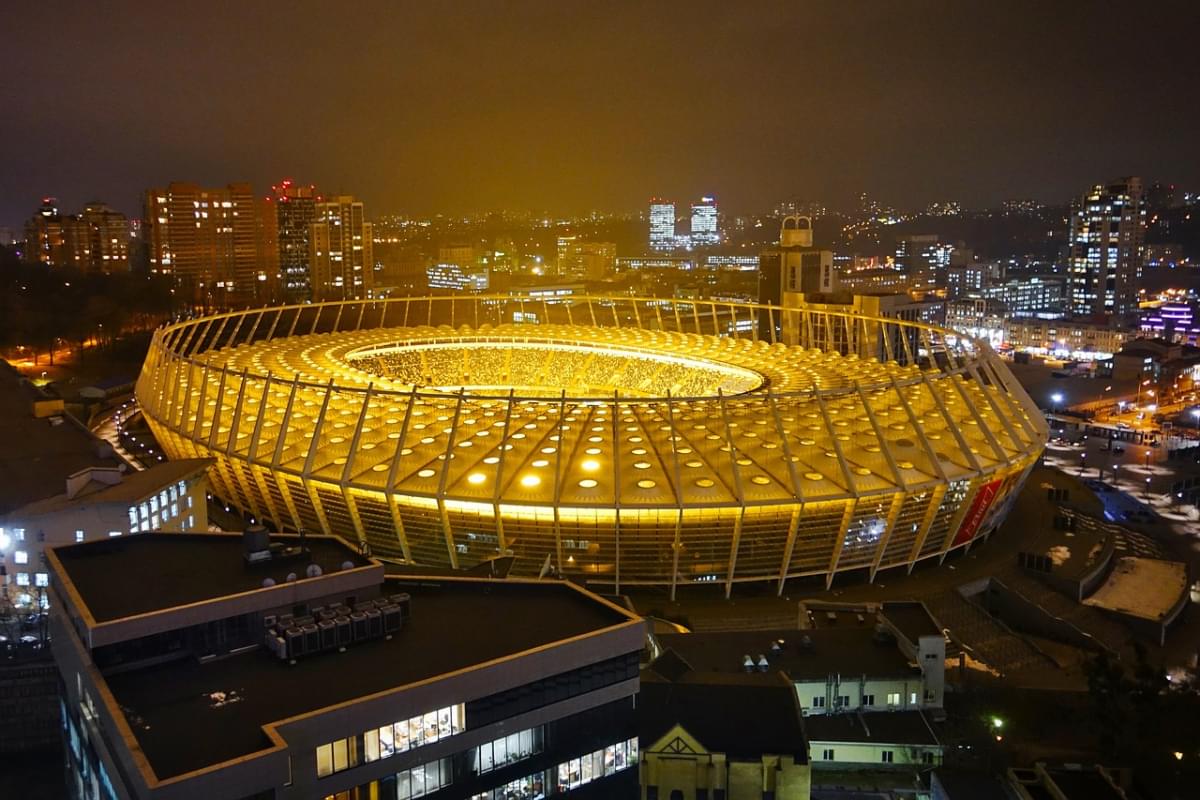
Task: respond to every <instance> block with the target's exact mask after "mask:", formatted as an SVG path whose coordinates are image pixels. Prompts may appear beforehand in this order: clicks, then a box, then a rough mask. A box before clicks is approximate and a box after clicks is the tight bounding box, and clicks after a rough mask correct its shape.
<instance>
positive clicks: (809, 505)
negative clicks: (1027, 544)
mask: <svg viewBox="0 0 1200 800" xmlns="http://www.w3.org/2000/svg"><path fill="white" fill-rule="evenodd" d="M509 319H520V320H521V321H523V322H528V321H534V320H536V321H537V322H538V323H539V324H538V325H527V324H523V325H519V326H516V325H510V324H508V322H507V321H508V320H509ZM549 330H553V331H554V332H555V336H556V337H561V336H563V335H567V336H568V337H569V336H571V335H578V336H580V337H582V338H587V337H590V338H591V339H593V340H600V341H601V342H602V343H603V342H605V341H607V342H609V344H608V345H605V346H606V347H608V346H611V348H612V349H613V351H614V352H615V353H616V354H618V355H620V354H621V352H622V351H624V350H629V349H640V350H643V351H645V350H646V349H647V348H648V350H649V352H650V353H651V356H650V357H651V358H652V357H653V353H654V352H655V351H656V350H657V351H660V352H664V353H665V352H670V353H673V354H677V353H679V352H680V350H681V348H685V349H687V350H688V351H689V352H691V351H695V352H697V353H700V354H701V355H703V356H704V357H705V358H709V357H712V358H713V359H714V360H715V361H717V362H718V363H721V362H723V361H724V360H726V359H732V361H731V362H730V363H736V364H739V365H742V366H749V368H751V369H753V368H754V366H753V365H755V364H760V365H762V366H763V369H765V370H767V371H769V370H770V368H771V367H770V365H772V364H775V363H784V362H786V363H792V362H795V363H796V364H801V365H809V366H812V365H815V368H816V372H811V370H810V371H808V372H806V371H805V370H806V369H808V367H804V368H802V369H800V376H799V377H795V376H793V377H794V378H795V380H792V381H791V382H790V383H789V381H788V380H787V377H788V376H787V375H784V380H783V381H782V386H780V385H779V384H776V385H772V384H771V383H770V382H765V383H764V385H762V386H760V387H757V388H755V389H752V390H750V391H747V392H744V393H741V394H737V395H725V394H722V393H720V392H718V393H717V394H716V395H711V394H710V395H708V396H700V397H672V396H670V394H669V393H667V394H666V396H661V397H646V396H621V395H620V394H619V393H614V394H613V395H610V396H603V397H590V398H589V397H575V396H569V395H566V394H565V393H563V394H560V395H559V396H557V397H554V396H544V395H543V396H534V397H523V396H520V395H518V394H517V393H516V391H515V389H514V390H511V391H509V392H508V393H507V394H497V395H491V396H484V395H476V394H467V393H465V392H453V391H446V390H445V389H442V390H436V391H435V390H428V389H422V388H420V387H418V386H407V387H404V389H403V390H402V389H399V388H397V387H396V386H395V385H393V384H392V383H391V382H389V381H388V380H387V379H386V378H384V377H379V378H378V379H377V380H374V379H372V378H371V376H370V375H365V374H359V371H357V370H351V369H345V370H342V369H339V368H337V367H338V362H336V361H335V362H333V368H329V363H328V362H326V363H324V366H322V364H321V363H318V362H317V360H316V358H321V359H325V358H327V357H329V356H328V353H330V352H332V351H333V350H337V349H338V348H341V349H342V350H344V349H346V347H345V346H348V347H350V348H351V349H353V348H354V347H361V346H362V344H364V343H365V344H366V345H370V344H371V343H372V341H374V342H375V343H378V342H379V341H384V342H390V341H402V340H408V339H413V340H419V341H429V340H431V339H438V340H451V341H453V340H458V341H460V342H461V343H462V344H463V346H464V349H466V348H469V347H486V342H487V341H489V340H495V341H504V342H512V341H517V340H520V341H523V342H526V343H529V342H532V343H534V345H536V343H537V342H538V341H540V340H542V339H545V338H547V337H546V335H544V334H540V333H539V332H540V331H549ZM564 332H565V334H564ZM481 342H482V343H483V344H480V343H481ZM326 345H332V347H326ZM313 353H316V354H317V356H316V357H314V356H313V355H312V354H313ZM714 353H715V354H716V355H715V356H713V354H714ZM280 354H282V355H280ZM267 357H270V358H273V359H275V360H274V361H273V362H272V363H274V364H275V365H276V366H278V365H279V363H280V361H279V359H280V358H282V359H283V363H285V364H287V363H289V362H287V359H288V358H300V359H301V363H300V366H298V367H296V366H294V365H293V369H292V370H291V373H290V374H288V372H287V370H284V371H282V372H272V371H270V370H261V369H251V366H256V365H261V364H262V362H263V360H264V359H265V358H267ZM468 357H470V356H468ZM247 360H249V363H247ZM547 363H549V362H547ZM785 372H786V370H785ZM805 375H809V376H810V377H811V375H816V376H817V378H816V380H815V382H810V383H809V384H808V385H803V380H804V376H805ZM339 378H340V379H341V381H340V382H339V380H338V379H339ZM861 378H866V380H862V379H861ZM381 387H382V388H381ZM136 396H137V398H138V401H139V404H140V406H141V410H142V412H143V414H144V415H145V418H146V420H147V422H148V423H149V425H150V427H151V429H152V431H153V433H154V434H155V436H156V438H157V439H158V441H159V443H160V444H161V446H162V447H163V449H164V451H165V452H166V453H167V455H168V456H169V457H171V458H191V457H211V458H213V459H215V464H214V466H213V468H212V469H211V470H210V477H211V480H212V483H213V488H214V491H215V493H216V494H217V495H219V496H220V497H221V498H222V499H223V500H225V501H226V502H228V503H231V504H232V505H234V506H236V507H237V508H238V509H240V510H241V511H243V512H244V513H247V514H251V515H253V516H254V517H256V518H258V519H263V520H267V521H269V522H271V523H273V524H274V525H276V526H278V527H280V528H290V529H305V530H310V531H321V532H324V533H330V534H335V535H340V536H343V537H344V538H347V539H351V540H353V539H357V540H358V541H360V542H363V543H366V544H368V545H369V546H370V547H371V549H372V550H373V551H374V552H375V553H376V555H380V556H382V557H392V558H395V559H397V560H405V561H409V562H412V563H418V564H421V565H423V566H444V567H451V568H465V567H469V566H472V565H473V564H476V563H479V562H480V561H482V560H485V559H487V558H491V557H494V556H496V555H502V554H504V555H512V556H514V557H515V561H514V571H515V572H516V573H518V574H543V573H545V572H546V571H547V567H552V568H553V569H554V570H557V571H558V572H560V573H562V574H565V575H568V576H574V577H577V578H580V579H583V580H587V581H590V582H596V583H601V584H607V585H612V586H614V588H616V589H618V590H619V588H620V587H621V586H622V585H660V586H669V587H670V589H671V594H672V596H673V595H674V592H675V588H676V586H677V585H679V584H681V583H706V582H723V583H724V587H725V591H726V594H728V593H729V591H730V590H731V588H732V585H733V583H735V582H740V581H763V580H771V581H775V582H776V583H777V589H778V591H779V592H782V591H783V588H784V585H785V582H786V580H787V579H788V578H791V577H798V576H809V575H823V576H824V577H825V580H826V585H829V584H831V583H832V580H833V577H834V575H835V574H837V573H839V572H848V571H853V570H861V571H863V572H864V573H865V574H866V576H867V577H869V579H870V580H874V577H875V574H876V573H877V571H878V570H880V569H884V568H891V567H905V568H907V569H908V570H909V571H911V570H912V568H913V565H914V564H915V563H917V562H918V561H921V560H923V559H929V558H938V559H939V560H941V559H944V558H945V557H946V555H947V554H948V553H949V552H951V551H952V550H955V549H958V548H968V547H970V546H971V543H972V542H973V541H974V540H975V539H977V538H980V537H984V536H987V535H989V534H990V533H991V532H992V531H993V530H994V529H995V528H996V526H997V525H998V524H999V522H1000V521H1001V520H1002V519H1003V516H1004V514H1006V513H1007V510H1008V507H1009V506H1010V504H1011V501H1012V498H1013V497H1015V495H1016V494H1017V491H1018V490H1019V488H1020V486H1021V485H1022V483H1023V481H1024V479H1025V477H1026V476H1027V475H1028V472H1029V470H1030V469H1031V468H1032V466H1033V465H1034V464H1035V463H1036V461H1037V459H1038V457H1039V456H1040V453H1041V450H1042V448H1043V447H1044V445H1045V442H1046V438H1047V427H1046V423H1045V420H1044V417H1043V416H1042V415H1041V414H1040V413H1039V412H1038V410H1037V408H1036V406H1035V405H1034V404H1033V402H1032V401H1031V400H1030V399H1029V397H1028V395H1026V394H1025V392H1024V391H1023V390H1022V389H1021V388H1020V386H1019V385H1017V383H1016V381H1015V379H1014V378H1013V377H1012V375H1011V373H1010V372H1009V371H1008V369H1007V367H1006V366H1005V365H1004V364H1003V363H1002V362H1001V361H1000V359H999V358H998V357H997V356H996V354H995V353H994V352H993V351H992V350H991V349H990V347H989V346H988V345H987V343H986V342H983V341H977V340H971V339H970V338H968V337H965V336H962V335H959V334H955V333H954V332H953V331H949V330H946V329H943V328H939V327H937V326H933V325H927V324H923V323H920V322H915V321H908V320H899V319H892V318H883V317H872V316H868V315H863V314H860V313H855V312H852V311H839V310H831V309H830V308H828V307H819V306H812V307H806V306H802V307H781V306H771V305H764V304H753V303H737V302H722V301H710V300H690V301H689V300H675V299H659V298H641V297H628V296H613V297H605V296H571V297H569V298H566V299H565V300H564V299H563V298H554V297H544V296H540V297H539V296H517V297H514V296H500V295H484V296H465V297H463V296H447V297H416V298H409V297H404V298H395V299H387V300H361V301H360V300H351V301H342V302H331V303H318V304H302V305H290V306H277V307H269V308H261V309H251V310H245V311H238V312H232V313H224V314H215V315H211V316H204V317H200V318H195V319H188V320H184V321H180V322H176V323H174V324H170V325H167V326H165V327H162V328H160V329H159V330H157V331H156V332H155V334H154V336H153V339H152V342H151V346H150V349H149V352H148V355H147V358H146V362H145V364H144V366H143V369H142V373H141V375H140V377H139V379H138V382H137V386H136ZM439 412H440V413H439ZM426 414H429V415H431V416H432V417H433V419H435V420H438V421H440V422H442V423H444V425H443V427H441V428H440V429H437V430H435V431H428V426H427V425H425V424H424V423H417V422H414V420H416V419H417V418H418V417H423V416H424V415H426ZM597 421H599V424H591V423H595V422H597ZM685 421H687V424H688V426H689V428H688V429H687V430H685V429H684V422H685ZM467 422H472V424H475V423H481V422H482V423H486V424H488V425H491V426H493V430H492V431H491V432H492V433H498V434H499V435H498V436H494V437H493V438H492V439H491V440H490V441H488V446H487V447H481V448H479V449H477V450H475V451H473V453H472V454H471V458H468V457H467V456H466V455H465V451H464V450H463V448H464V447H466V446H467V445H466V444H464V442H467V443H472V442H473V441H475V440H474V439H472V438H471V436H473V435H478V436H481V437H482V436H485V435H487V434H485V433H480V431H481V430H484V428H472V425H468V424H467ZM514 422H520V425H516V426H515V425H514ZM418 428H421V429H423V430H418ZM501 429H502V430H501ZM518 429H519V430H518ZM525 430H528V431H529V434H528V435H522V434H524V432H525ZM693 430H695V431H701V430H703V431H704V433H703V436H701V435H700V434H699V433H693ZM418 433H422V434H426V433H432V436H430V435H421V436H419V437H418V436H417V434H418ZM584 433H591V434H593V435H592V436H588V437H586V439H587V440H589V443H590V441H591V440H595V442H596V444H597V446H596V447H594V448H587V447H584V448H583V450H582V451H580V450H579V447H580V446H581V445H583V444H584V443H585V442H584V439H585V437H584V436H583V434H584ZM518 437H520V439H521V440H519V439H518ZM748 437H752V438H748ZM529 439H536V441H537V442H538V443H540V444H543V445H545V446H544V447H539V448H535V449H530V448H529V447H528V443H527V442H526V441H523V440H529ZM502 443H503V444H505V446H501V444H502ZM633 444H636V445H640V446H636V447H631V446H630V445H633ZM572 448H573V449H572ZM568 449H570V454H569V455H567V456H566V457H564V455H563V453H564V451H567V450H568ZM588 451H590V452H598V454H599V455H598V458H595V459H591V460H592V461H593V462H599V464H600V467H599V474H600V475H601V476H603V477H604V479H605V480H603V481H598V480H595V479H592V478H591V477H590V476H589V477H585V478H579V475H580V474H581V473H580V472H579V469H581V468H582V467H583V466H584V465H583V459H582V458H581V453H582V452H588ZM638 452H640V453H643V454H647V453H649V454H650V456H651V457H649V458H646V459H644V460H640V461H634V460H633V459H634V458H635V457H636V456H631V455H630V454H631V453H638ZM485 453H490V454H491V455H485ZM539 455H543V456H546V457H541V458H539V457H538V456H539ZM685 456H691V457H687V458H685ZM488 459H491V461H490V464H486V465H487V466H490V467H492V469H491V471H489V472H487V473H486V475H485V478H484V480H482V481H480V483H481V484H484V485H481V486H479V487H475V488H477V489H478V491H475V492H474V493H472V492H471V491H468V490H467V489H466V488H464V487H468V486H470V485H471V483H472V482H473V481H475V480H476V478H473V477H471V476H472V475H477V474H479V473H480V470H481V469H482V468H483V467H484V466H485V462H487V460H488ZM534 464H536V465H537V469H540V470H541V471H540V472H537V473H536V475H539V476H544V477H543V478H539V479H538V480H537V482H536V483H529V485H526V483H528V482H531V481H533V480H534V479H532V478H527V477H524V476H527V475H529V474H531V471H532V470H534V469H535V467H533V466H531V465H534ZM587 466H590V465H587ZM634 467H637V469H635V468H634ZM473 468H474V470H475V471H474V472H472V471H471V470H472V469H473ZM693 469H695V470H696V471H695V472H691V470H693ZM639 470H645V472H642V471H639ZM685 473H687V474H685ZM643 474H646V475H650V476H652V477H642V475H643ZM695 475H698V476H699V477H693V476H695ZM589 480H590V481H591V485H592V488H593V489H598V491H596V492H593V493H592V494H588V493H587V492H583V493H582V494H581V490H580V487H581V486H584V485H586V482H587V481H589ZM642 487H650V488H642Z"/></svg>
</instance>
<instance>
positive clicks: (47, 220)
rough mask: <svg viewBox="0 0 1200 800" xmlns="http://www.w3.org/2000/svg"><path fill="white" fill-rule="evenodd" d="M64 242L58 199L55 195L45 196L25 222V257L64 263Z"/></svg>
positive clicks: (50, 262) (36, 260)
mask: <svg viewBox="0 0 1200 800" xmlns="http://www.w3.org/2000/svg"><path fill="white" fill-rule="evenodd" d="M64 243H65V242H64V236H63V220H62V217H61V216H60V215H59V213H58V201H57V200H56V199H55V198H53V197H43V198H42V204H41V205H40V206H38V209H37V211H35V212H34V214H33V216H32V217H31V218H30V219H29V221H28V222H26V223H25V258H26V259H27V260H29V261H31V262H38V261H40V262H41V263H43V264H53V265H60V264H62V263H63V261H62V259H63V245H64Z"/></svg>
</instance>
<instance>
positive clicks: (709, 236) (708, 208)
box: [692, 196, 721, 247]
mask: <svg viewBox="0 0 1200 800" xmlns="http://www.w3.org/2000/svg"><path fill="white" fill-rule="evenodd" d="M720 241H721V230H720V227H719V223H718V219H717V198H715V197H711V196H706V197H701V198H700V201H699V202H698V203H693V204H692V246H693V247H710V246H712V245H715V244H719V243H720Z"/></svg>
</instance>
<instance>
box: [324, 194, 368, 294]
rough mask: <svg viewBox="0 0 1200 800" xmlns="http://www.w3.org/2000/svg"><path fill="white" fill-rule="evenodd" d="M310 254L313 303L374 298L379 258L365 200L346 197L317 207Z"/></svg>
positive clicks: (326, 201) (328, 200) (332, 199)
mask: <svg viewBox="0 0 1200 800" xmlns="http://www.w3.org/2000/svg"><path fill="white" fill-rule="evenodd" d="M309 255H310V263H311V264H312V295H313V300H348V299H352V298H367V297H370V296H371V290H372V288H373V287H374V286H375V259H374V255H373V245H372V237H371V223H370V222H367V220H366V216H365V214H364V212H363V204H362V201H361V200H356V199H355V198H353V197H351V196H348V195H343V196H339V197H331V198H329V199H327V200H325V201H323V202H320V203H317V204H316V219H315V221H314V222H313V224H312V232H311V236H310V238H309Z"/></svg>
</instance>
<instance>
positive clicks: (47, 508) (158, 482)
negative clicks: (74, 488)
mask: <svg viewBox="0 0 1200 800" xmlns="http://www.w3.org/2000/svg"><path fill="white" fill-rule="evenodd" d="M214 463H216V462H215V459H211V458H184V459H180V460H178V461H164V462H162V463H161V464H155V465H154V466H152V467H149V468H148V469H143V470H133V471H131V472H126V473H124V474H122V476H121V482H120V483H115V484H105V483H101V482H99V481H91V482H90V483H89V484H88V485H87V486H86V487H84V489H83V490H82V491H80V492H79V493H78V494H76V495H75V496H74V497H68V496H67V493H66V492H65V491H64V492H62V493H61V494H58V495H55V496H53V497H48V498H46V499H44V500H38V501H37V502H34V503H30V504H29V505H27V506H22V507H21V508H19V509H17V510H16V511H15V512H14V514H15V515H21V514H24V515H30V516H32V515H40V514H50V513H53V512H55V511H61V510H63V509H67V508H73V507H77V506H85V505H87V506H91V505H100V504H104V503H114V504H119V505H129V504H130V503H136V502H139V501H141V500H144V499H146V498H147V497H149V496H150V495H152V494H155V493H156V492H158V491H159V490H161V489H164V488H166V487H167V486H170V485H171V484H173V483H175V482H176V481H181V480H185V479H187V478H190V477H191V476H192V475H195V474H196V473H197V472H201V471H203V470H205V469H207V468H208V467H209V465H211V464H214ZM64 477H65V476H64ZM63 488H64V489H65V488H66V482H65V480H64V482H63Z"/></svg>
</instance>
